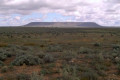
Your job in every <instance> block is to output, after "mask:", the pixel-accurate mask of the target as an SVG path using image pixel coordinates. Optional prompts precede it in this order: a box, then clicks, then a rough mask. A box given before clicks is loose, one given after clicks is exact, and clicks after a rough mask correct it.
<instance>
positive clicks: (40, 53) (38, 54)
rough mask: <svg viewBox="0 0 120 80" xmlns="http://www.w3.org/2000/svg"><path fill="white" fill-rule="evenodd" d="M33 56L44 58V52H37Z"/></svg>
mask: <svg viewBox="0 0 120 80" xmlns="http://www.w3.org/2000/svg"><path fill="white" fill-rule="evenodd" d="M35 55H36V56H38V57H39V58H44V57H45V55H46V54H45V53H44V52H39V53H36V54H35Z"/></svg>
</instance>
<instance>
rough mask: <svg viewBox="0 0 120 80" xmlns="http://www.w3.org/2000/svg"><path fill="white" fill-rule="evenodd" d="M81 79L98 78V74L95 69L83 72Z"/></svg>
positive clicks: (92, 79)
mask: <svg viewBox="0 0 120 80" xmlns="http://www.w3.org/2000/svg"><path fill="white" fill-rule="evenodd" d="M80 80H98V74H97V73H96V72H93V71H88V72H83V73H82V74H81V78H80Z"/></svg>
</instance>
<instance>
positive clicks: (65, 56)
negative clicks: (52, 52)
mask: <svg viewBox="0 0 120 80" xmlns="http://www.w3.org/2000/svg"><path fill="white" fill-rule="evenodd" d="M76 57H77V54H76V52H74V51H71V50H70V51H64V52H63V53H62V55H61V58H63V59H65V60H67V61H69V60H71V59H73V58H76Z"/></svg>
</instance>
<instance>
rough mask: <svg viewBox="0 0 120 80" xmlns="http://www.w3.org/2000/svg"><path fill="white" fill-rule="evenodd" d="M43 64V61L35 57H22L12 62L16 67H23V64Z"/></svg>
mask: <svg viewBox="0 0 120 80" xmlns="http://www.w3.org/2000/svg"><path fill="white" fill-rule="evenodd" d="M42 63H43V60H42V59H40V58H38V57H36V56H33V55H22V56H19V57H16V59H15V60H14V61H13V62H12V64H13V65H16V66H21V65H23V64H26V65H39V64H42Z"/></svg>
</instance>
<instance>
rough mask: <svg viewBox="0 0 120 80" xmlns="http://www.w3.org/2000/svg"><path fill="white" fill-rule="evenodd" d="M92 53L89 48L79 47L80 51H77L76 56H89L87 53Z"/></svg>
mask: <svg viewBox="0 0 120 80" xmlns="http://www.w3.org/2000/svg"><path fill="white" fill-rule="evenodd" d="M93 52H94V51H93V50H92V49H89V48H84V47H80V49H79V50H78V54H81V53H82V54H89V53H93Z"/></svg>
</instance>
